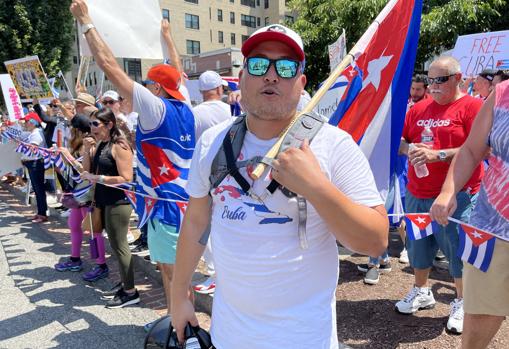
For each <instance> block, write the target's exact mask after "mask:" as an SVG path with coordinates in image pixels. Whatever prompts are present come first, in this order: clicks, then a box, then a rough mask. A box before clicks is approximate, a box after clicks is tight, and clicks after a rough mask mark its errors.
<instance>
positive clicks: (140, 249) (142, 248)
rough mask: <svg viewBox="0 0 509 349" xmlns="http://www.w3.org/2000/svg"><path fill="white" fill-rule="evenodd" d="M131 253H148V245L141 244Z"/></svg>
mask: <svg viewBox="0 0 509 349" xmlns="http://www.w3.org/2000/svg"><path fill="white" fill-rule="evenodd" d="M131 253H136V254H144V253H148V245H147V244H146V243H141V244H139V245H138V246H134V247H133V248H131Z"/></svg>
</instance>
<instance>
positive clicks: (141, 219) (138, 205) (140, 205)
mask: <svg viewBox="0 0 509 349" xmlns="http://www.w3.org/2000/svg"><path fill="white" fill-rule="evenodd" d="M119 187H120V186H119ZM124 194H125V196H126V198H127V200H128V201H129V202H130V203H131V206H132V207H133V209H134V211H135V212H136V214H137V215H138V228H141V227H143V226H144V225H145V223H147V221H148V219H149V218H150V216H151V214H152V211H153V210H154V207H155V204H156V203H157V199H154V198H151V197H147V196H143V195H140V194H136V193H135V192H133V191H131V190H126V189H124Z"/></svg>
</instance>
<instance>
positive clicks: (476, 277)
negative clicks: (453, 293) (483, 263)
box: [463, 239, 509, 316]
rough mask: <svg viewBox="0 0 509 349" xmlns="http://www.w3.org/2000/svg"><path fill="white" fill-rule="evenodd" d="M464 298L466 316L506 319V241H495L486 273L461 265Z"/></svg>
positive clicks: (508, 269)
mask: <svg viewBox="0 0 509 349" xmlns="http://www.w3.org/2000/svg"><path fill="white" fill-rule="evenodd" d="M463 297H464V301H465V303H464V310H465V313H468V314H478V315H495V316H509V242H507V241H503V240H500V239H497V241H496V242H495V250H494V252H493V259H492V260H491V263H490V266H489V268H488V271H487V272H486V273H484V272H482V271H480V270H479V269H476V268H475V267H473V266H472V265H470V264H468V263H464V268H463Z"/></svg>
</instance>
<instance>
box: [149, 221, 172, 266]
mask: <svg viewBox="0 0 509 349" xmlns="http://www.w3.org/2000/svg"><path fill="white" fill-rule="evenodd" d="M147 225H148V234H147V243H148V249H149V251H150V259H151V260H152V261H154V262H159V263H165V264H175V259H176V257H177V240H178V237H179V234H178V233H177V228H176V227H174V226H172V225H166V224H163V223H161V221H159V219H150V220H149V221H148V222H147Z"/></svg>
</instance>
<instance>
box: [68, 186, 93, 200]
mask: <svg viewBox="0 0 509 349" xmlns="http://www.w3.org/2000/svg"><path fill="white" fill-rule="evenodd" d="M91 189H92V183H89V184H87V185H85V186H82V187H76V188H74V190H73V191H72V194H73V195H74V197H75V198H76V199H80V198H82V197H83V196H85V194H87V193H88V192H89V191H90V190H91Z"/></svg>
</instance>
